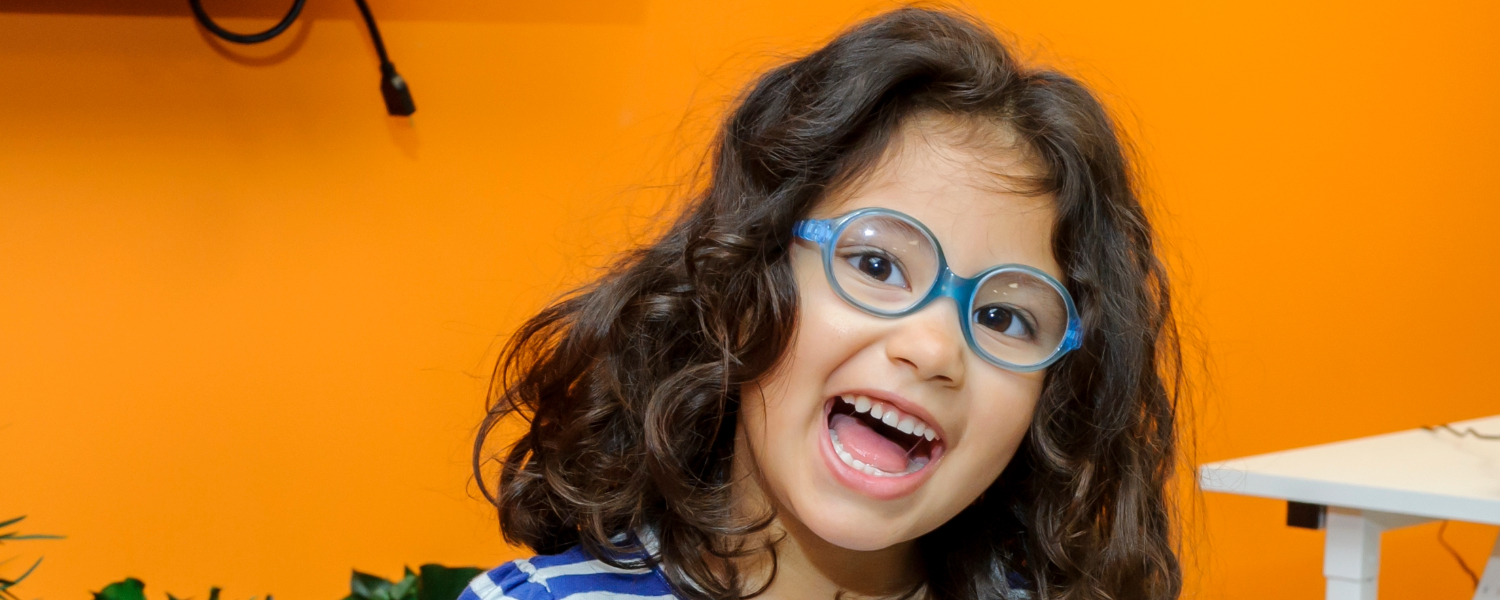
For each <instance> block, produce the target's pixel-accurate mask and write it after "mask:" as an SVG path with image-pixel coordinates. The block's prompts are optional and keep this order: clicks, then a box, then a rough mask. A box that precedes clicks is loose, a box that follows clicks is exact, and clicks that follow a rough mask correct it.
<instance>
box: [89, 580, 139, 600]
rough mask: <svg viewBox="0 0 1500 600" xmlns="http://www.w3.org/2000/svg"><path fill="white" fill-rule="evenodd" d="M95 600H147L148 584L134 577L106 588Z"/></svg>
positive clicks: (95, 596)
mask: <svg viewBox="0 0 1500 600" xmlns="http://www.w3.org/2000/svg"><path fill="white" fill-rule="evenodd" d="M94 600H146V584H144V583H141V580H139V579H136V578H134V577H131V578H128V579H126V580H125V581H120V582H116V583H111V584H109V585H106V586H104V589H103V590H101V591H100V592H99V593H97V594H94Z"/></svg>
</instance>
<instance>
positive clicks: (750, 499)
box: [733, 436, 921, 600]
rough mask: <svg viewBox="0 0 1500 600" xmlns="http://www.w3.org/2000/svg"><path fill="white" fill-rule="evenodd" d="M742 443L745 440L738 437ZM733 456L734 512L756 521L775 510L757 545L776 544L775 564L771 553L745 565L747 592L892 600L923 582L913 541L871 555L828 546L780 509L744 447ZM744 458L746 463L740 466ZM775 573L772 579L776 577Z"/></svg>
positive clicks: (769, 596) (784, 598) (770, 596)
mask: <svg viewBox="0 0 1500 600" xmlns="http://www.w3.org/2000/svg"><path fill="white" fill-rule="evenodd" d="M740 440H741V441H742V440H743V436H740ZM736 445H737V446H740V448H737V452H736V453H735V457H736V458H735V461H734V465H733V471H734V472H735V475H736V477H735V484H734V485H735V497H736V504H737V506H736V512H737V513H739V514H740V515H741V516H744V517H749V518H755V517H756V516H759V515H764V514H766V510H768V509H770V510H775V511H776V518H775V520H773V521H772V522H771V525H770V526H769V527H768V528H766V530H765V531H763V532H761V533H760V534H757V535H758V536H760V538H759V539H754V540H746V541H747V542H751V545H752V547H753V546H754V545H761V544H767V543H768V542H769V543H771V544H774V546H775V548H776V558H775V564H772V563H771V556H770V554H769V553H765V552H762V553H757V554H754V555H752V556H750V557H746V558H744V559H741V560H740V562H739V563H738V564H737V566H738V567H739V569H740V572H741V573H742V574H743V575H744V577H745V580H746V582H747V586H746V591H754V590H757V589H760V587H761V586H765V585H766V582H767V581H768V580H769V581H770V585H769V586H767V587H766V590H765V593H764V594H763V595H761V596H759V597H760V598H765V599H766V600H790V599H802V598H809V599H813V598H815V599H817V600H828V599H829V598H834V597H836V595H837V594H839V593H842V594H843V597H845V598H859V597H872V598H873V597H894V596H900V595H901V594H903V593H904V592H906V591H908V590H910V589H911V587H912V586H913V585H915V584H916V583H917V582H918V581H920V579H921V568H920V566H919V560H918V556H917V551H916V542H915V541H906V542H902V543H899V544H895V545H893V546H890V547H887V548H883V549H880V550H872V551H859V550H850V549H848V548H843V547H839V546H835V545H833V544H830V543H828V541H826V540H824V539H823V538H821V537H818V535H817V534H816V533H814V532H813V531H812V530H811V529H808V528H807V526H806V525H805V524H803V523H802V522H801V521H800V520H798V519H797V516H796V515H795V514H793V513H792V511H790V510H787V508H786V507H784V506H781V505H780V503H779V502H777V501H776V500H775V498H774V496H772V495H771V494H767V493H765V489H766V487H765V486H764V485H763V480H762V479H761V478H760V477H759V474H758V473H757V472H756V470H755V468H754V466H753V464H750V465H746V464H744V463H753V460H751V459H750V457H751V456H752V455H751V453H750V449H749V448H748V447H744V445H743V444H742V443H739V444H736ZM741 457H744V459H745V460H740V458H741ZM773 571H774V579H772V577H773Z"/></svg>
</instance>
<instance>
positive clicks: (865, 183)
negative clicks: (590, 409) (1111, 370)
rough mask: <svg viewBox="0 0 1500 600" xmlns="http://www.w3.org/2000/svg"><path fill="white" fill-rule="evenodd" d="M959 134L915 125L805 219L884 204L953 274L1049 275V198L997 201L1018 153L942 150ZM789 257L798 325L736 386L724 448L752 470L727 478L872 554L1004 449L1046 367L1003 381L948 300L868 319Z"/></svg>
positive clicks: (1017, 434)
mask: <svg viewBox="0 0 1500 600" xmlns="http://www.w3.org/2000/svg"><path fill="white" fill-rule="evenodd" d="M958 128H959V126H955V125H954V124H952V123H951V122H949V121H946V120H941V121H938V120H934V119H918V120H915V122H914V123H913V124H911V125H909V126H907V127H905V128H904V129H903V131H902V134H901V135H900V136H898V137H897V139H896V140H895V141H893V145H892V148H891V150H890V151H889V152H888V155H887V156H886V158H885V159H884V160H883V161H882V162H881V164H880V165H879V166H878V167H877V168H876V169H875V170H874V171H872V172H871V173H869V174H868V176H867V177H865V178H864V179H862V180H861V181H860V183H858V184H857V185H855V186H852V189H850V190H847V191H845V192H843V193H841V194H836V195H835V196H834V197H833V198H830V199H829V200H825V201H824V202H823V204H822V205H820V206H819V207H818V208H817V209H816V210H815V211H814V213H813V214H812V215H811V217H812V218H819V219H822V218H830V217H835V216H838V215H841V214H844V213H847V212H849V211H852V210H855V209H859V208H865V207H884V208H889V209H894V210H897V211H900V212H902V213H905V214H907V215H910V216H912V217H915V218H916V219H917V220H919V221H921V222H922V223H924V224H926V225H927V227H928V228H930V229H931V230H932V232H933V234H935V235H936V237H937V239H938V242H939V243H940V244H942V247H943V252H944V253H945V254H946V256H947V259H948V263H949V266H950V267H951V268H952V269H953V270H954V272H956V273H958V274H959V275H962V276H973V275H974V274H976V273H978V272H979V271H981V270H983V269H985V268H987V267H989V266H991V265H996V264H1002V263H1021V264H1026V265H1031V266H1033V267H1036V268H1038V269H1041V270H1043V271H1045V272H1047V273H1049V274H1051V275H1052V276H1053V277H1055V278H1057V279H1058V280H1062V279H1063V276H1062V270H1061V268H1060V267H1059V266H1058V264H1057V261H1056V260H1055V259H1054V258H1053V256H1052V250H1051V240H1052V224H1053V218H1054V216H1055V210H1054V208H1053V199H1052V197H1050V196H1035V195H1025V194H1020V193H1015V192H1012V191H1007V186H1006V185H1005V183H1006V178H1007V177H1025V176H1028V175H1031V174H1032V172H1031V171H1030V170H1029V168H1028V164H1027V162H1026V161H1025V160H1023V157H1022V155H1021V154H1020V153H1018V152H1015V151H996V150H993V149H989V150H984V151H976V150H971V149H968V148H969V147H981V145H980V144H975V143H972V141H971V142H970V143H963V142H959V143H954V142H953V141H952V140H955V139H962V138H963V136H962V135H960V134H959V132H958V131H957V129H958ZM970 137H972V136H970ZM984 146H994V144H985V145H984ZM791 261H792V264H793V269H794V270H795V272H796V276H797V285H798V292H799V298H800V302H801V304H800V307H799V308H800V311H801V312H800V321H799V325H798V330H797V333H796V336H795V338H794V339H793V341H792V344H791V347H790V349H789V350H788V352H789V355H788V356H787V360H786V361H785V362H784V363H783V365H782V366H781V368H780V369H778V370H777V371H775V372H773V373H772V374H770V375H769V376H767V377H766V378H765V379H763V380H762V381H760V382H759V383H758V384H755V385H748V386H745V388H744V390H743V395H742V397H743V402H742V405H741V406H742V408H741V418H740V423H741V430H740V432H739V438H738V440H737V443H738V447H739V448H740V450H741V451H742V452H741V454H739V456H744V454H743V451H748V452H749V454H750V455H751V456H752V457H753V458H754V464H753V467H754V469H755V470H754V471H746V470H745V469H743V468H742V467H744V466H749V465H744V464H743V461H737V463H736V469H737V470H738V471H740V472H742V473H746V474H748V475H752V476H753V479H752V481H754V482H755V483H756V484H757V487H758V488H759V490H758V491H759V493H760V494H763V500H765V501H769V502H771V503H772V504H773V505H774V506H775V507H776V508H777V509H778V510H779V511H780V512H779V517H780V519H781V520H783V521H786V520H788V519H794V520H795V522H796V523H795V524H796V525H801V527H800V528H799V529H801V528H805V529H806V530H808V531H811V532H812V533H814V534H816V535H817V536H818V537H820V538H822V539H823V540H825V541H826V542H828V543H830V544H833V545H835V546H839V547H842V548H846V549H850V550H879V549H885V548H890V547H892V546H895V545H897V544H901V543H903V542H907V541H910V540H913V539H915V538H917V537H919V536H921V535H923V534H926V533H928V532H930V531H932V530H933V529H936V528H937V527H938V526H939V525H942V524H943V523H944V522H946V521H947V520H948V519H950V518H952V517H953V516H954V515H956V514H958V512H959V511H961V510H963V509H964V507H966V506H968V505H969V504H970V503H972V502H973V501H974V500H975V499H976V498H978V497H979V494H980V493H981V492H983V491H984V490H985V488H987V487H988V486H989V485H990V484H991V483H992V482H994V480H995V478H996V477H998V476H999V475H1000V471H1001V470H1002V469H1004V468H1005V465H1006V463H1008V462H1009V461H1010V459H1011V456H1012V455H1014V454H1015V451H1016V448H1017V446H1018V445H1019V444H1020V442H1021V439H1022V436H1023V435H1024V434H1025V433H1026V430H1027V428H1028V426H1029V425H1030V423H1031V415H1032V412H1033V409H1034V408H1035V406H1036V402H1037V398H1038V397H1039V396H1040V394H1041V390H1042V380H1043V377H1044V373H1045V371H1037V372H1032V373H1014V372H1011V371H1006V370H1004V369H1002V368H1000V367H997V366H994V365H991V364H989V363H988V362H985V361H984V359H982V358H980V357H979V356H978V355H976V354H974V352H973V351H972V350H970V349H969V347H968V345H967V344H966V342H965V341H964V337H963V333H962V331H961V330H960V329H959V321H958V315H957V314H956V313H957V307H956V306H955V304H954V303H953V302H952V301H951V300H947V299H939V300H937V301H934V302H932V303H931V304H928V305H927V306H925V307H924V308H922V309H921V310H920V311H918V312H916V313H913V314H911V315H907V316H905V317H901V318H895V319H889V318H882V317H877V316H874V315H870V314H867V313H865V312H862V311H860V310H859V309H858V308H855V307H854V306H851V305H850V304H848V303H847V302H845V301H844V300H843V299H841V298H840V297H839V296H838V295H837V294H836V293H835V292H834V291H833V289H832V288H831V287H830V286H829V283H828V281H827V279H826V277H825V275H824V273H823V268H822V262H821V257H820V255H819V252H818V249H817V247H816V246H815V245H813V244H811V243H808V242H805V241H801V240H799V241H798V242H796V243H795V245H794V248H793V249H792V251H791ZM876 413H880V415H879V417H876V416H875V415H876ZM891 414H894V415H895V417H894V418H892V417H891ZM907 419H911V424H910V427H911V431H906V429H907V427H908V425H907V424H905V423H904V421H906V420H907ZM885 423H892V424H894V425H895V426H888V425H885ZM924 429H925V430H930V431H931V433H930V434H928V433H927V432H925V431H924ZM929 435H930V437H931V439H930V440H928V438H929ZM835 440H837V441H835ZM924 459H925V464H924V462H923V461H924ZM853 461H859V462H858V463H855V462H853Z"/></svg>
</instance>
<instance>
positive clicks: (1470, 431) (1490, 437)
mask: <svg viewBox="0 0 1500 600" xmlns="http://www.w3.org/2000/svg"><path fill="white" fill-rule="evenodd" d="M1422 429H1425V430H1427V431H1431V432H1433V433H1436V432H1437V430H1439V429H1442V430H1444V431H1447V432H1448V433H1451V434H1453V435H1455V436H1458V437H1470V436H1472V437H1475V438H1478V439H1481V440H1487V441H1495V440H1500V434H1491V433H1479V432H1478V431H1477V430H1475V429H1474V428H1473V427H1465V428H1463V430H1462V431H1460V430H1458V429H1454V428H1453V426H1452V425H1449V424H1447V423H1444V424H1442V425H1423V426H1422Z"/></svg>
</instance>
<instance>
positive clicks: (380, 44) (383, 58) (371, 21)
mask: <svg viewBox="0 0 1500 600" xmlns="http://www.w3.org/2000/svg"><path fill="white" fill-rule="evenodd" d="M354 4H356V5H358V6H359V14H360V15H362V16H364V18H365V27H367V28H369V30H370V39H371V40H373V41H374V42H375V55H376V56H379V57H380V66H381V68H384V67H385V66H386V65H389V64H391V57H390V56H388V55H387V54H386V53H385V41H384V40H382V39H380V28H379V27H377V26H376V25H375V15H373V14H371V13H370V5H368V4H365V0H354Z"/></svg>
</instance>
